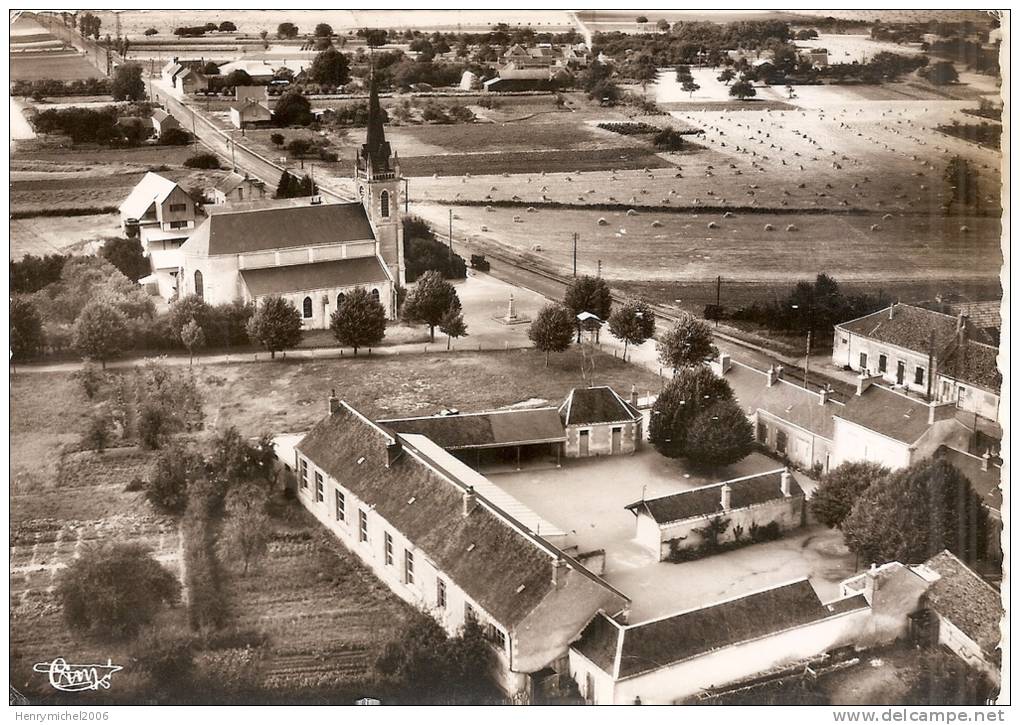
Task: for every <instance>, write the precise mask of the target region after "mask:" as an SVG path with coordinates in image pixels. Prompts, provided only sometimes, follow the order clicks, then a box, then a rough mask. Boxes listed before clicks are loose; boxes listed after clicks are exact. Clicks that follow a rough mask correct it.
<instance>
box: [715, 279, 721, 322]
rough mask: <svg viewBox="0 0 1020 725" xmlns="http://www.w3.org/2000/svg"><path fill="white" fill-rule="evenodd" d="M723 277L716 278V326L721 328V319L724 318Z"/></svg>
mask: <svg viewBox="0 0 1020 725" xmlns="http://www.w3.org/2000/svg"><path fill="white" fill-rule="evenodd" d="M721 299H722V275H721V274H720V275H718V276H717V277H716V278H715V326H716V327H719V318H720V317H721V316H722V305H721V303H720V300H721Z"/></svg>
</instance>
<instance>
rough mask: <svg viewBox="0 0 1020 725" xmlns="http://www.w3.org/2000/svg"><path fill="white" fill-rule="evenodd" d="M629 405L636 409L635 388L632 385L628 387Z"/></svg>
mask: <svg viewBox="0 0 1020 725" xmlns="http://www.w3.org/2000/svg"><path fill="white" fill-rule="evenodd" d="M630 404H631V405H633V406H634V407H635V408H636V407H637V404H638V396H637V386H636V385H634V384H631V386H630Z"/></svg>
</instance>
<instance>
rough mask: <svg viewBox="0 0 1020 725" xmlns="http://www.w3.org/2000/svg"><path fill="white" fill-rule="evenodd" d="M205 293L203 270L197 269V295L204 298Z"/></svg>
mask: <svg viewBox="0 0 1020 725" xmlns="http://www.w3.org/2000/svg"><path fill="white" fill-rule="evenodd" d="M204 295H205V290H204V288H203V285H202V272H201V271H200V270H197V269H196V270H195V296H196V297H199V298H202V297H203V296H204Z"/></svg>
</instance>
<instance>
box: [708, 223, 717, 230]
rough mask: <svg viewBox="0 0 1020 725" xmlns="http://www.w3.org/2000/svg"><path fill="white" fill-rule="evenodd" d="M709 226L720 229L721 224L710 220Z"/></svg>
mask: <svg viewBox="0 0 1020 725" xmlns="http://www.w3.org/2000/svg"><path fill="white" fill-rule="evenodd" d="M708 228H709V229H718V228H719V225H718V224H716V223H715V222H709V223H708Z"/></svg>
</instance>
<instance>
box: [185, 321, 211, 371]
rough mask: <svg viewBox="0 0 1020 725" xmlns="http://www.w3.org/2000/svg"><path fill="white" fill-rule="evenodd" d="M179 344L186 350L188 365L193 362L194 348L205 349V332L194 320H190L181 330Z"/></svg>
mask: <svg viewBox="0 0 1020 725" xmlns="http://www.w3.org/2000/svg"><path fill="white" fill-rule="evenodd" d="M181 342H183V343H184V347H186V348H188V364H189V365H191V364H192V363H194V361H195V348H196V347H197V348H202V347H205V332H204V331H203V330H202V328H201V326H199V324H198V323H197V322H195V320H193V319H192V320H190V321H189V322H188V323H187V324H186V325H185V326H184V327H182V328H181Z"/></svg>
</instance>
